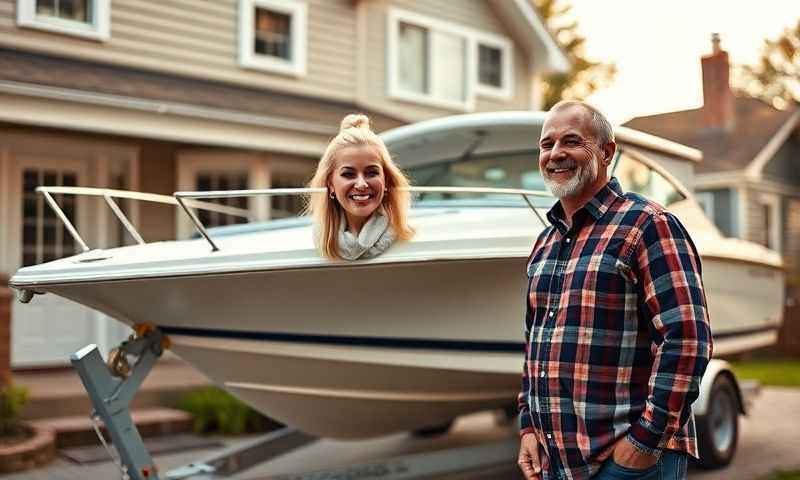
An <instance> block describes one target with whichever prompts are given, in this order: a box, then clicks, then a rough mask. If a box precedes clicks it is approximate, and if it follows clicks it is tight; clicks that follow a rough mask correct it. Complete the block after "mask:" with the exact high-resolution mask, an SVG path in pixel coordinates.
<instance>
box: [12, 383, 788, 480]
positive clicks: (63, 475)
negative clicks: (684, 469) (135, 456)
mask: <svg viewBox="0 0 800 480" xmlns="http://www.w3.org/2000/svg"><path fill="white" fill-rule="evenodd" d="M798 415H800V389H787V388H764V389H763V391H762V393H761V395H760V396H759V397H758V398H757V399H756V401H755V403H754V406H753V411H752V412H751V414H750V415H749V416H748V417H743V418H742V419H741V423H740V426H741V429H740V438H739V450H738V452H737V454H736V457H735V459H734V462H733V463H732V464H731V465H730V466H729V467H727V468H725V469H722V470H716V471H711V472H706V471H703V470H698V469H692V470H690V472H689V478H690V479H691V480H745V479H747V480H752V479H757V478H759V477H761V476H763V475H766V474H768V473H770V472H772V471H774V470H777V469H791V468H800V447H798V446H799V445H800V419H798ZM487 432H488V433H487ZM509 434H511V435H514V432H513V427H511V426H509V427H502V426H497V425H495V424H494V420H493V418H492V417H491V416H490V415H486V414H480V415H476V416H472V417H467V418H466V419H464V420H463V421H459V422H458V423H457V424H456V427H455V428H454V431H453V432H452V433H450V434H448V435H446V436H444V437H439V438H433V439H423V440H420V439H411V438H409V437H408V436H407V435H394V436H391V437H385V438H381V439H376V440H371V441H367V442H364V441H360V442H335V441H330V440H324V441H321V442H318V444H314V445H311V446H309V447H306V449H304V450H303V451H296V452H292V453H291V454H288V455H286V456H285V457H283V458H280V459H278V460H275V461H272V462H269V463H268V464H264V465H262V466H260V467H257V468H256V469H254V470H250V471H246V472H242V473H241V474H239V475H236V476H235V477H233V478H235V479H242V480H244V479H251V480H256V479H259V478H265V477H268V476H270V475H274V474H286V473H288V472H297V471H313V470H316V469H318V468H324V467H327V466H329V465H331V462H333V464H342V463H344V464H350V463H351V462H356V463H358V462H364V461H367V460H368V459H371V458H375V457H376V456H377V457H379V458H380V457H382V458H387V457H392V456H396V455H403V454H409V453H414V452H420V451H429V450H436V449H441V448H447V447H458V446H466V445H470V444H474V443H475V442H476V441H484V440H485V439H486V438H487V436H488V438H489V439H502V438H504V437H505V438H508V435H509ZM213 453H214V451H213V450H199V451H198V450H195V451H189V452H183V453H180V454H174V455H161V456H157V457H156V458H155V459H156V463H157V464H158V465H159V467H160V468H161V470H162V471H167V470H170V469H171V468H174V467H177V466H180V465H185V464H187V463H190V462H192V461H197V460H199V459H202V458H204V457H206V456H208V455H209V454H213ZM513 453H514V452H510V453H509V455H510V456H511V457H512V460H510V461H509V464H508V465H504V466H502V467H497V468H494V469H492V470H490V471H486V472H483V473H477V472H471V473H469V474H466V475H465V474H460V475H456V476H448V477H446V478H447V479H448V480H450V479H453V480H454V479H456V478H457V479H470V480H497V479H519V478H521V476H520V475H519V472H518V471H517V469H516V465H514V463H513V456H514V455H513ZM109 478H119V472H118V470H115V469H114V467H113V465H112V464H111V463H110V462H104V463H99V464H91V465H86V466H82V465H76V464H73V463H71V462H69V461H67V460H64V459H58V460H56V462H54V463H53V464H51V465H50V466H49V467H47V468H44V469H38V470H32V471H28V472H23V473H18V474H13V475H7V476H4V477H3V479H4V480H23V479H24V480H45V479H51V480H78V479H86V480H94V479H96V480H101V479H102V480H106V479H109ZM441 478H442V480H444V478H445V477H441Z"/></svg>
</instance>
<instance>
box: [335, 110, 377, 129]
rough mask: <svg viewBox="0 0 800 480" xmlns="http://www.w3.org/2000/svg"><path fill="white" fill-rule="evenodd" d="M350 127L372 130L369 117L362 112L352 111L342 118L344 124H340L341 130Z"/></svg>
mask: <svg viewBox="0 0 800 480" xmlns="http://www.w3.org/2000/svg"><path fill="white" fill-rule="evenodd" d="M348 128H363V129H365V130H370V128H369V117H367V116H366V115H364V114H361V113H351V114H349V115H347V116H346V117H344V118H343V119H342V124H341V125H340V126H339V131H343V130H347V129H348Z"/></svg>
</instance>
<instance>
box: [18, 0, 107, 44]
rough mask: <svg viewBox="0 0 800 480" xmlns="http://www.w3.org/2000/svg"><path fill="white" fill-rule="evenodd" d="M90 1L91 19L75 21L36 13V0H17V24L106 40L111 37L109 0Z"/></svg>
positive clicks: (101, 40)
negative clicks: (87, 21) (89, 20)
mask: <svg viewBox="0 0 800 480" xmlns="http://www.w3.org/2000/svg"><path fill="white" fill-rule="evenodd" d="M87 2H90V3H92V7H93V8H92V13H93V15H92V17H93V18H92V20H91V22H89V23H83V22H75V21H71V20H66V19H63V18H57V17H48V16H45V15H38V14H37V13H36V0H17V25H19V26H20V27H27V28H34V29H37V30H44V31H46V32H53V33H60V34H64V35H72V36H76V37H82V38H88V39H91V40H97V41H100V42H106V41H108V40H109V39H110V38H111V0H87Z"/></svg>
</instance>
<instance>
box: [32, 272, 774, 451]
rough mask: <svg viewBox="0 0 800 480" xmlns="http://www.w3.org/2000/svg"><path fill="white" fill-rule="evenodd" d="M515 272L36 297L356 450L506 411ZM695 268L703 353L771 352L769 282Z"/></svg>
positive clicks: (179, 280)
mask: <svg viewBox="0 0 800 480" xmlns="http://www.w3.org/2000/svg"><path fill="white" fill-rule="evenodd" d="M524 263H525V258H524V257H519V256H516V257H505V258H499V259H498V258H494V259H491V258H490V259H473V260H452V261H426V262H411V263H395V264H381V265H374V264H372V265H370V264H339V265H337V266H333V267H331V266H328V267H325V268H306V269H295V270H274V271H253V272H240V273H235V274H234V273H232V274H225V275H193V276H175V277H160V278H150V279H137V280H116V281H108V282H98V283H91V282H82V283H72V284H61V285H50V286H48V287H47V290H48V291H51V292H53V293H56V294H58V295H61V296H64V297H67V298H70V299H72V300H75V301H77V302H79V303H82V304H85V305H89V306H92V307H93V308H96V309H98V310H100V311H103V312H105V313H107V314H109V315H112V316H114V317H116V318H118V319H122V320H123V321H125V323H128V324H130V325H133V324H135V323H145V322H146V323H152V324H154V325H157V326H159V327H160V328H161V329H162V330H163V331H164V332H165V333H166V334H167V335H168V336H169V337H170V339H171V341H172V344H173V347H172V348H173V350H174V352H175V353H176V354H178V355H179V356H181V357H182V358H184V359H185V360H187V361H188V362H189V363H190V364H192V365H194V366H195V367H197V368H198V369H199V370H200V371H202V372H203V373H204V374H205V375H207V376H208V377H209V378H211V379H212V380H213V381H214V382H215V383H217V384H219V385H220V386H222V387H224V388H225V389H227V390H228V391H230V392H232V393H234V394H235V395H237V396H238V397H240V398H241V399H243V400H244V401H246V402H247V403H249V404H250V405H252V406H253V407H254V408H256V409H258V410H259V411H261V412H263V413H265V414H267V415H269V416H271V417H273V418H275V419H277V420H279V421H282V422H284V423H286V424H289V425H293V426H295V427H297V428H300V429H301V430H303V431H306V432H308V433H311V434H314V435H318V436H325V437H333V438H364V437H370V436H376V435H382V434H387V433H392V432H396V431H407V430H414V429H419V428H425V427H430V426H434V425H440V424H444V423H446V422H448V421H450V420H451V419H453V418H455V417H457V416H459V415H462V414H465V413H470V412H473V411H478V410H485V409H491V408H504V407H508V406H511V405H513V403H514V401H515V397H516V393H517V391H518V388H519V379H520V372H521V369H522V351H523V335H522V328H523V325H522V321H523V318H524V298H525V288H526V277H525V275H524V268H523V266H524ZM703 265H704V278H705V283H706V286H707V292H706V293H707V297H708V303H709V310H710V313H711V318H712V328H713V330H714V335H715V354H716V355H718V356H719V355H726V354H727V355H729V354H733V353H738V352H741V351H745V350H750V349H752V348H754V346H760V345H763V344H768V343H769V342H774V339H775V335H776V333H777V328H778V327H779V326H780V305H781V299H782V292H783V290H782V289H783V287H782V285H783V276H782V275H781V272H780V270H778V269H775V268H773V267H769V266H764V265H758V264H741V262H739V263H737V262H731V261H730V260H726V259H720V258H712V257H709V258H706V259H704V263H703ZM754 279H755V280H758V282H757V283H756V284H754ZM755 299H758V301H756V300H755Z"/></svg>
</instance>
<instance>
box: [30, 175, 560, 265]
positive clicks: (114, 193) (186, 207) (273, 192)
mask: <svg viewBox="0 0 800 480" xmlns="http://www.w3.org/2000/svg"><path fill="white" fill-rule="evenodd" d="M36 191H37V192H39V193H41V194H42V195H43V196H44V198H45V200H46V201H47V203H48V204H49V205H50V207H51V208H52V209H53V211H54V212H55V214H56V216H58V218H59V219H60V220H61V221H62V222H63V223H64V226H65V227H66V228H67V231H68V232H69V233H70V235H72V237H73V238H74V239H75V241H76V242H77V243H78V244H79V245H80V246H81V249H82V250H83V251H84V252H86V251H89V250H90V248H89V246H88V245H87V244H86V242H85V241H84V240H83V238H82V237H81V236H80V234H79V233H78V231H77V229H76V228H75V226H74V225H73V224H72V222H71V221H70V219H69V218H68V217H67V215H65V214H64V211H63V210H62V209H61V207H60V206H59V205H58V202H56V200H55V199H54V198H53V194H57V195H85V196H93V197H102V198H103V199H104V200H105V201H106V203H107V204H108V206H109V208H111V211H112V212H113V213H114V215H115V216H116V217H117V219H118V220H119V221H120V223H122V225H123V226H124V227H125V230H127V231H128V233H129V234H130V235H131V236H132V237H133V238H134V240H136V242H137V243H138V244H140V245H143V244H145V243H146V242H145V241H144V239H143V238H142V236H141V235H140V234H139V232H138V231H137V230H136V227H134V225H133V223H131V221H130V219H128V217H127V216H126V215H125V214H124V212H123V211H122V209H121V208H120V207H119V205H118V204H117V202H115V201H114V199H130V200H137V201H145V202H155V203H163V204H168V205H177V206H179V207H181V209H182V210H183V211H184V212H185V213H186V215H187V216H188V217H189V219H190V220H191V222H192V223H193V224H194V227H195V229H196V230H197V232H198V233H199V234H200V235H201V236H202V237H203V238H204V239H205V240H206V241H207V242H208V244H209V245H210V246H211V250H212V251H214V252H216V251H219V246H217V244H216V243H215V242H214V240H213V239H212V238H211V236H210V235H209V234H208V231H207V230H206V227H205V226H204V225H203V222H201V221H200V218H199V217H198V216H197V214H196V213H195V212H194V211H193V210H191V209H193V208H194V209H200V210H209V211H214V212H220V213H225V214H228V215H233V216H237V217H243V218H247V219H249V220H252V219H253V215H252V213H251V212H250V211H249V210H247V209H244V208H237V207H230V206H227V205H220V204H217V203H213V202H208V201H203V200H209V199H218V198H236V197H260V196H266V197H274V196H278V195H310V194H312V193H327V189H325V188H266V189H257V190H217V191H206V192H175V193H174V194H173V195H172V196H169V195H158V194H155V193H139V192H130V191H126V190H114V189H109V188H89V187H38V188H37V189H36ZM407 191H409V192H411V193H449V194H454V193H473V194H491V195H511V196H517V195H518V196H521V197H522V199H523V200H525V203H527V205H528V206H529V207H530V208H531V210H533V213H534V214H536V217H537V218H538V219H539V221H540V222H542V224H543V225H547V222H546V221H545V219H544V218H543V217H542V215H541V213H539V211H538V210H537V209H536V207H534V205H533V204H532V203H531V201H530V199H529V198H528V197H548V198H550V197H552V195H551V194H550V193H549V192H545V191H541V190H523V189H511V188H485V187H409V188H408V189H407Z"/></svg>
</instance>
